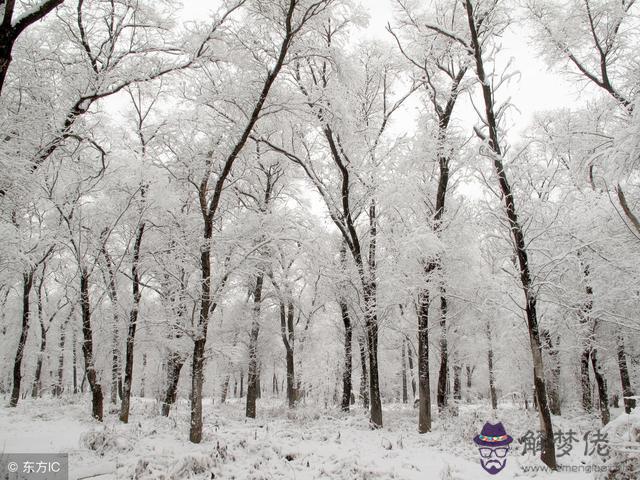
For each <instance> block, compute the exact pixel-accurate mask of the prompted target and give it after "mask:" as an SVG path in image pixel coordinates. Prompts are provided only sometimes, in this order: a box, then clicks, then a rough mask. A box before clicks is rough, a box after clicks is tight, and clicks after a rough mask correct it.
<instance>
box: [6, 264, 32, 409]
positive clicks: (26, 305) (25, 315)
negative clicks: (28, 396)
mask: <svg viewBox="0 0 640 480" xmlns="http://www.w3.org/2000/svg"><path fill="white" fill-rule="evenodd" d="M33 273H34V272H33V270H30V271H29V272H27V273H24V274H23V275H22V329H21V330H20V339H19V340H18V351H17V352H16V357H15V360H14V361H13V386H12V388H11V400H10V402H9V406H10V407H15V406H16V405H18V399H19V398H20V383H21V382H22V358H23V356H24V347H25V345H26V343H27V334H28V333H29V314H30V312H29V309H30V306H31V303H30V298H29V297H30V296H31V289H32V287H33Z"/></svg>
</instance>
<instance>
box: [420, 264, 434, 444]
mask: <svg viewBox="0 0 640 480" xmlns="http://www.w3.org/2000/svg"><path fill="white" fill-rule="evenodd" d="M428 270H429V267H428V266H427V267H425V271H428ZM427 275H428V274H427ZM429 304H430V298H429V290H427V289H423V290H422V291H421V292H420V295H419V300H418V392H419V403H418V408H419V410H418V432H419V433H427V432H430V431H431V388H430V385H429Z"/></svg>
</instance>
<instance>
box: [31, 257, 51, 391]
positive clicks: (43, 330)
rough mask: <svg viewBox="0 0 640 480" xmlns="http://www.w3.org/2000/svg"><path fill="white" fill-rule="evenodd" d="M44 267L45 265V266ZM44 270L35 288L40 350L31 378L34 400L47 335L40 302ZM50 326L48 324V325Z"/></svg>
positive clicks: (39, 381) (42, 306) (39, 378)
mask: <svg viewBox="0 0 640 480" xmlns="http://www.w3.org/2000/svg"><path fill="white" fill-rule="evenodd" d="M45 266H46V264H45ZM44 278H45V274H44V268H43V270H42V276H41V278H40V281H39V282H38V287H37V292H36V296H37V299H38V300H37V309H38V323H39V325H40V348H39V349H38V360H37V361H36V371H35V375H34V377H33V385H32V387H31V397H32V398H36V397H38V396H39V395H40V389H41V377H42V362H43V361H44V352H45V350H46V348H47V333H48V331H49V328H48V327H45V325H44V311H43V310H44V305H43V302H42V290H43V288H44ZM49 325H50V323H49Z"/></svg>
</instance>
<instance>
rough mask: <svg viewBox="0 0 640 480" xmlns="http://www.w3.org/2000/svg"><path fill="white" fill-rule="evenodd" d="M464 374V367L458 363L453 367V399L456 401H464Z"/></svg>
mask: <svg viewBox="0 0 640 480" xmlns="http://www.w3.org/2000/svg"><path fill="white" fill-rule="evenodd" d="M461 372H462V367H461V366H460V365H458V364H457V363H456V364H455V365H454V366H453V398H454V400H461V399H462V388H461V381H460V376H461Z"/></svg>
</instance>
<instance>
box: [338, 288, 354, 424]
mask: <svg viewBox="0 0 640 480" xmlns="http://www.w3.org/2000/svg"><path fill="white" fill-rule="evenodd" d="M340 313H341V316H342V323H343V324H344V368H343V370H342V402H341V405H340V406H341V408H342V411H343V412H348V411H349V406H350V404H351V370H352V367H353V365H352V363H353V359H352V356H351V344H352V336H353V326H352V325H351V316H350V315H349V308H348V307H347V304H346V303H345V301H344V300H343V299H341V300H340Z"/></svg>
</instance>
